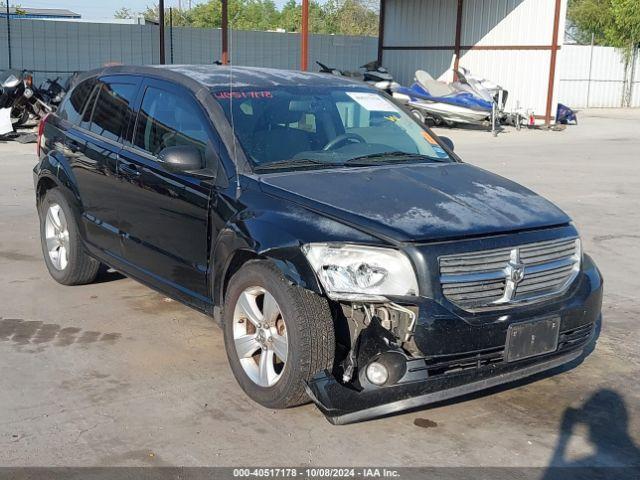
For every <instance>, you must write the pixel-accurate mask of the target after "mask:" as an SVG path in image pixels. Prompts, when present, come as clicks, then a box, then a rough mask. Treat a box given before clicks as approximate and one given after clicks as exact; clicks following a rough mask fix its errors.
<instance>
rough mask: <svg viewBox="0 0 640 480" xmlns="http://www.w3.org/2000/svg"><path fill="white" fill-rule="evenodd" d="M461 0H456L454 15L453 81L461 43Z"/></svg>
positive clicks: (456, 79)
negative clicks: (456, 5) (456, 8)
mask: <svg viewBox="0 0 640 480" xmlns="http://www.w3.org/2000/svg"><path fill="white" fill-rule="evenodd" d="M462 2H463V0H458V10H457V13H456V40H455V41H456V44H455V47H454V57H455V59H454V61H453V80H454V81H458V68H459V67H460V43H461V42H462V7H463V4H462Z"/></svg>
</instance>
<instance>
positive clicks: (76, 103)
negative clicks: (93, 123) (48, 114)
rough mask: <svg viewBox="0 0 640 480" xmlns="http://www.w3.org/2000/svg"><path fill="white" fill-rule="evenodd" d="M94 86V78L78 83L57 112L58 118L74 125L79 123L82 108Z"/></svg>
mask: <svg viewBox="0 0 640 480" xmlns="http://www.w3.org/2000/svg"><path fill="white" fill-rule="evenodd" d="M95 85H96V79H95V78H90V79H88V80H85V81H84V82H81V83H79V84H78V85H77V86H76V87H75V88H74V89H73V91H72V92H71V94H69V95H68V96H67V98H66V99H65V101H64V103H63V104H62V106H61V107H60V109H59V110H58V116H59V117H60V118H62V119H64V120H67V121H69V122H71V123H73V124H74V125H77V124H78V123H80V118H81V117H82V113H83V111H84V107H85V105H86V103H87V100H88V98H89V95H90V94H91V92H92V91H93V88H94V87H95Z"/></svg>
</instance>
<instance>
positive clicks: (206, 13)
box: [115, 0, 378, 35]
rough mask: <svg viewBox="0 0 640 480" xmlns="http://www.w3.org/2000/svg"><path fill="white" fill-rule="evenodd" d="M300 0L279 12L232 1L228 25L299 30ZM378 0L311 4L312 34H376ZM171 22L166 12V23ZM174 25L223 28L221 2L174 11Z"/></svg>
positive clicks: (269, 0)
mask: <svg viewBox="0 0 640 480" xmlns="http://www.w3.org/2000/svg"><path fill="white" fill-rule="evenodd" d="M299 1H300V0H287V2H286V3H285V4H284V5H283V7H282V9H281V10H280V11H278V9H277V7H276V5H275V3H274V1H273V0H229V5H228V8H229V23H230V26H231V28H233V29H238V30H275V29H278V28H282V29H284V30H285V31H287V32H297V31H299V30H300V22H301V17H302V7H301V5H300V3H299ZM376 2H377V0H329V1H328V2H327V3H325V4H321V3H320V1H319V0H310V1H309V31H310V32H311V33H329V34H345V35H377V34H378V14H377V12H376V10H375V8H376V7H375V5H377V3H376ZM158 13H159V12H158V6H157V4H155V5H152V6H149V7H147V9H146V10H145V11H144V12H142V13H141V15H143V16H144V17H145V18H146V19H149V20H153V21H156V22H157V21H158V17H159V15H158ZM115 17H116V18H134V17H135V14H134V12H132V11H131V9H129V8H127V7H123V8H121V9H119V10H117V11H116V12H115ZM168 22H169V15H168V12H165V23H168ZM173 24H174V25H177V26H190V27H199V28H220V26H221V25H222V18H221V0H208V1H206V2H203V3H199V4H197V5H196V6H194V7H193V8H190V9H186V10H185V9H182V10H180V9H177V8H174V9H173Z"/></svg>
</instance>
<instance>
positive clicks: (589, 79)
mask: <svg viewBox="0 0 640 480" xmlns="http://www.w3.org/2000/svg"><path fill="white" fill-rule="evenodd" d="M595 40H596V34H595V33H592V34H591V50H589V77H588V81H587V108H589V97H590V96H591V75H592V73H593V46H594V44H595Z"/></svg>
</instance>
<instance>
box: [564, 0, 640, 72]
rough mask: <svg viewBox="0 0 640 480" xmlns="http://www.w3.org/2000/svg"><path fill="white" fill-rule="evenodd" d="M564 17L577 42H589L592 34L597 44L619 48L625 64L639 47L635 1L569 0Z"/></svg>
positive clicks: (638, 13) (638, 12)
mask: <svg viewBox="0 0 640 480" xmlns="http://www.w3.org/2000/svg"><path fill="white" fill-rule="evenodd" d="M568 17H569V19H570V20H571V21H572V22H573V23H575V25H576V26H577V27H578V29H579V31H580V32H581V34H580V37H581V38H580V39H581V40H588V41H590V39H591V36H592V35H593V37H594V40H595V42H596V43H597V44H599V45H609V46H612V47H617V48H619V49H621V50H622V51H623V53H624V55H625V57H626V59H627V61H628V60H629V58H630V56H631V53H632V51H633V48H635V47H636V46H638V44H640V1H638V0H570V3H569V12H568Z"/></svg>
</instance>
